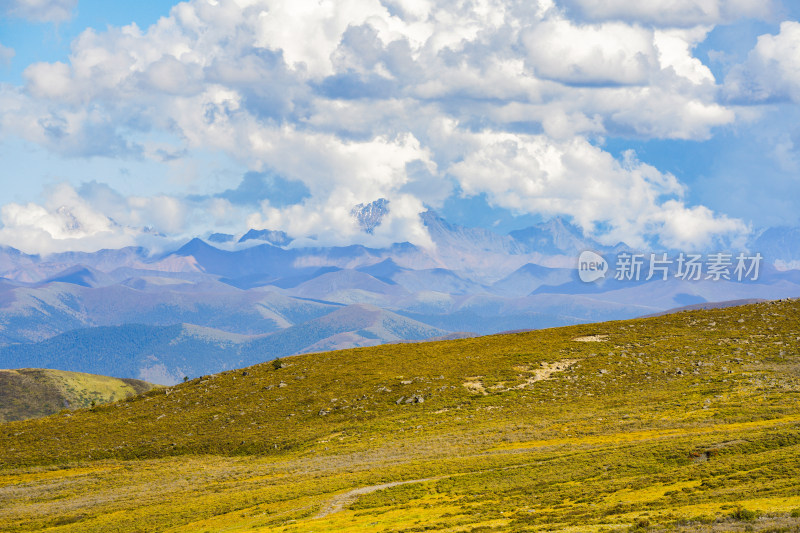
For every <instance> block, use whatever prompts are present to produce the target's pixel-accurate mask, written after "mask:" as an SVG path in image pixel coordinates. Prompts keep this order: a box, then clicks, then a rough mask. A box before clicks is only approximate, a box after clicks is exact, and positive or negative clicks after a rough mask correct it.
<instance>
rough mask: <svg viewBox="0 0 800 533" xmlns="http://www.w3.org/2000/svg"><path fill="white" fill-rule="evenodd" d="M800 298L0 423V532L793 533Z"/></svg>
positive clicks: (294, 363) (308, 363)
mask: <svg viewBox="0 0 800 533" xmlns="http://www.w3.org/2000/svg"><path fill="white" fill-rule="evenodd" d="M798 345H800V302H797V301H782V302H773V303H761V304H755V305H750V306H745V307H734V308H728V309H718V310H703V311H691V312H684V313H677V314H674V315H668V316H663V317H656V318H648V319H641V320H632V321H624V322H609V323H603V324H594V325H583V326H573V327H567V328H558V329H551V330H543V331H534V332H526V333H518V334H510V335H496V336H490V337H480V338H471V339H461V340H453V341H443V342H436V343H423V344H397V345H385V346H378V347H372V348H360V349H354V350H346V351H339V352H330V353H322V354H310V355H301V356H295V357H291V358H286V359H284V360H282V361H279V362H278V363H276V364H273V363H266V364H263V365H259V366H255V367H251V368H248V369H244V370H239V371H235V372H227V373H224V374H218V375H215V376H203V377H202V378H199V379H196V380H193V381H191V382H189V383H186V384H183V385H180V386H176V387H173V388H167V389H161V390H154V391H151V392H149V393H147V394H146V395H144V396H140V397H136V398H132V399H129V400H125V401H121V402H117V403H114V404H110V405H103V406H100V407H96V408H94V409H92V410H86V411H80V412H76V413H71V414H68V415H63V414H62V415H56V416H52V417H48V418H44V419H38V420H30V421H25V422H12V423H8V424H4V425H0V450H2V452H0V530H2V531H38V530H41V529H47V528H49V529H48V531H80V532H105V531H186V532H198V531H199V532H203V531H209V532H211V531H231V532H233V531H237V532H238V531H262V532H267V531H269V532H308V531H316V532H322V531H354V532H355V531H406V532H409V531H422V530H435V531H452V532H456V531H461V532H466V531H474V532H477V531H581V532H582V531H634V530H636V531H645V530H652V531H662V530H666V529H667V528H669V529H670V530H677V531H796V530H797V528H798V527H800V351H798Z"/></svg>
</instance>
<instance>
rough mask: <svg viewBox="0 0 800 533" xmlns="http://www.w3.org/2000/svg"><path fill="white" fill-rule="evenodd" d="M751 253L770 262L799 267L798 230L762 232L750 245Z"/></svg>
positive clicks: (768, 230)
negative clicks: (757, 254)
mask: <svg viewBox="0 0 800 533" xmlns="http://www.w3.org/2000/svg"><path fill="white" fill-rule="evenodd" d="M750 249H751V251H752V252H753V253H755V252H758V253H760V254H761V255H763V256H764V257H766V258H768V259H769V260H770V262H774V261H783V262H785V263H793V262H794V263H795V265H794V268H798V267H800V228H791V227H776V228H768V229H766V230H764V231H762V232H761V233H760V234H759V235H758V237H756V238H755V239H754V240H753V241H752V242H751V243H750Z"/></svg>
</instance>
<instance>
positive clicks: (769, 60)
mask: <svg viewBox="0 0 800 533" xmlns="http://www.w3.org/2000/svg"><path fill="white" fill-rule="evenodd" d="M725 88H726V91H727V93H728V95H729V96H730V97H731V98H733V99H735V100H738V101H744V102H750V103H760V102H768V101H773V100H791V101H792V102H794V103H800V23H798V22H795V21H787V22H783V23H782V24H781V29H780V32H779V33H778V34H777V35H770V34H767V35H762V36H760V37H759V38H758V42H757V43H756V46H755V48H753V50H752V51H750V54H749V55H748V56H747V60H746V61H745V62H744V63H743V64H741V65H737V66H736V67H734V68H733V69H731V72H730V73H729V74H728V76H727V78H726V79H725Z"/></svg>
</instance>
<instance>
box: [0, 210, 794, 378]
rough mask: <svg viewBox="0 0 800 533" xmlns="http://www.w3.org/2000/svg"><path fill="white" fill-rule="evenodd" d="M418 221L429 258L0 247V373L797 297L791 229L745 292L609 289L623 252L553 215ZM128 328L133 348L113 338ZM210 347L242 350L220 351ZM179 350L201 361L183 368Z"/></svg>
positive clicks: (160, 371)
mask: <svg viewBox="0 0 800 533" xmlns="http://www.w3.org/2000/svg"><path fill="white" fill-rule="evenodd" d="M390 207H391V206H390V205H389V204H388V202H379V201H378V202H377V203H376V202H372V203H371V204H368V205H367V204H365V205H363V206H361V208H360V210H358V212H357V213H354V216H356V217H361V218H362V219H363V220H360V222H359V223H363V224H365V225H366V226H363V227H362V229H365V228H367V227H372V228H376V227H378V225H379V224H380V222H381V221H382V220H383V217H384V216H386V215H387V214H388V213H389V212H390V211H389V209H390ZM421 220H422V222H423V224H424V225H425V227H426V229H427V231H428V232H429V234H430V236H431V239H432V240H433V243H434V245H435V246H434V247H433V248H423V247H419V246H415V245H412V244H409V243H396V244H393V245H391V246H388V247H386V248H369V247H366V246H361V245H352V246H340V247H307V248H300V247H295V246H293V244H294V243H293V242H292V241H291V239H290V237H289V236H287V235H286V234H285V233H282V232H277V231H271V230H263V229H258V230H256V229H253V230H250V231H248V232H246V233H245V234H244V235H242V236H240V237H238V238H237V237H236V236H233V235H226V234H219V233H218V234H212V235H210V236H209V237H208V238H207V239H200V238H194V239H191V240H189V241H188V242H186V243H184V244H182V245H181V246H178V247H176V249H174V250H167V251H163V252H160V253H157V254H156V253H151V252H150V251H149V250H146V249H144V248H141V247H127V248H122V249H119V250H100V251H98V252H95V253H84V252H70V253H60V254H53V255H51V256H47V257H40V256H35V255H27V254H24V253H22V252H20V251H18V250H14V249H11V248H0V348H2V352H1V353H2V354H3V359H2V361H3V363H2V364H0V366H3V365H5V366H9V367H12V368H23V367H40V366H46V365H45V363H48V364H49V363H51V362H53V361H55V360H54V359H53V355H52V350H53V349H54V347H55V346H56V345H53V344H48V342H50V343H56V344H57V346H58V349H59V350H61V352H59V353H60V356H59V357H60V360H61V362H62V363H63V364H62V366H60V367H59V368H64V369H83V370H85V371H89V372H96V373H99V374H110V373H112V372H117V371H120V372H121V371H122V370H121V369H124V373H122V374H119V373H118V374H116V375H120V376H124V377H138V378H142V379H147V380H150V381H157V382H159V383H169V382H174V381H176V380H179V379H181V378H182V377H183V376H184V375H190V377H191V376H192V375H195V374H196V373H209V372H212V371H213V369H214V368H218V369H222V368H232V367H233V365H244V364H249V361H251V360H256V359H250V358H251V357H252V358H256V357H257V358H259V360H263V359H268V358H270V357H278V356H283V355H288V354H293V353H302V352H308V351H322V350H330V349H338V348H348V347H353V346H371V345H374V344H380V343H385V342H400V341H411V340H421V339H426V338H431V337H443V336H447V335H449V334H452V333H455V332H460V333H464V332H466V333H471V334H490V333H497V332H500V331H509V330H524V329H536V328H545V327H554V326H563V325H569V324H577V323H585V322H593V321H598V320H611V319H626V318H632V317H636V316H641V315H649V314H655V313H659V312H663V311H666V310H669V309H674V308H679V307H683V306H687V305H694V304H703V303H705V302H717V301H725V300H750V299H776V298H784V297H791V296H800V270H791V269H790V270H787V268H789V267H791V266H792V265H793V263H792V261H800V230H793V229H791V228H773V229H770V230H766V231H762V232H760V233H759V234H758V235H757V236H756V237H755V238H754V240H753V242H751V244H750V246H751V250H753V252H752V253H755V251H756V246H759V247H761V248H760V249H761V252H760V253H762V255H763V256H764V257H765V261H764V264H763V265H762V267H761V270H760V273H761V276H760V278H759V279H758V280H756V281H747V282H736V281H735V280H725V279H722V280H720V281H709V280H707V279H705V278H703V279H700V280H698V281H692V282H684V281H680V280H677V279H675V277H674V275H673V274H674V272H673V271H674V267H673V271H671V272H670V274H671V275H670V277H669V279H668V280H667V281H661V280H660V279H657V280H653V281H649V282H648V281H646V280H645V279H640V280H638V281H636V280H631V281H626V280H617V279H614V271H613V263H614V261H615V259H616V258H617V257H618V255H619V254H620V253H623V252H626V251H628V250H629V248H628V247H627V246H626V245H624V244H619V245H616V246H614V247H604V246H602V245H601V244H600V243H598V242H596V241H595V240H593V239H591V238H589V237H587V236H585V235H584V234H583V233H582V232H581V230H580V229H579V228H578V227H577V226H575V225H573V224H571V223H569V222H568V221H566V220H564V219H560V218H555V219H552V220H549V221H546V222H542V223H540V224H536V225H533V226H531V227H529V228H525V229H520V230H515V231H511V232H509V233H507V234H505V235H502V234H498V233H495V232H492V231H490V230H487V229H484V228H470V227H466V226H460V225H457V224H451V223H449V222H447V221H446V220H445V219H443V218H442V217H440V216H439V215H437V214H436V213H435V212H433V211H427V212H425V213H423V214H422V215H421ZM365 231H366V229H365ZM587 249H588V250H593V251H595V252H598V253H600V254H602V255H603V256H604V257H605V258H606V259H607V260H608V262H609V263H610V264H611V267H610V268H611V271H610V272H609V273H608V275H607V276H606V277H605V279H601V280H599V281H597V282H595V283H583V282H582V281H581V280H580V279H579V277H578V275H577V271H576V266H577V256H578V255H579V254H580V252H582V251H584V250H587ZM798 266H800V262H798ZM103 328H112V330H113V331H114V335H118V336H119V335H122V337H115V338H114V339H110V340H109V335H110V333H109V331H111V330H108V329H103ZM113 328H117V329H116V330H114V329H113ZM136 328H140V329H136ZM148 328H151V329H148ZM152 328H155V329H152ZM158 328H162V329H158ZM164 328H166V329H164ZM170 328H172V329H170ZM201 331H204V332H205V338H202V337H203V335H200V334H199V333H198V332H201ZM131 332H138V333H136V335H139V336H142V337H144V339H138V340H137V338H136V335H133V336H132V337H130V338H128V337H125V335H128V334H130V333H131ZM192 332H194V333H192ZM65 335H66V336H65ZM70 335H72V336H71V337H70ZM226 335H227V336H229V337H228V339H230V338H234V337H230V336H231V335H233V336H236V335H239V336H244V337H243V338H244V339H245V340H244V341H243V342H241V343H231V342H228V341H223V340H222V339H223V337H225V336H226ZM123 337H124V338H126V339H128V340H126V341H124V342H123V341H121V340H120V339H121V338H123ZM98 339H106V340H108V341H109V342H111V344H114V345H118V346H119V347H120V348H119V350H118V352H119V354H125V358H127V359H126V360H122V359H118V360H114V362H113V363H112V360H111V359H107V358H102V357H100V356H101V355H102V354H101V351H100V349H99V348H98V349H95V348H91V349H88V351H86V352H85V353H87V354H88V353H92V354H95V356H94V360H93V361H89V360H81V355H80V353H79V352H78V351H74V350H71V349H70V348H69V346H68V344H69V342H73V343H77V344H80V345H87V346H94V347H97V346H101V343H99V340H98ZM159 339H161V340H159ZM112 341H113V342H112ZM162 341H163V342H162ZM81 343H82V344H81ZM152 343H155V344H152ZM77 344H76V345H77ZM151 344H152V346H151ZM142 346H151V349H150V352H149V353H145V352H147V350H144V351H142V349H141V348H142ZM190 348H191V349H196V350H199V352H198V353H200V354H201V356H200V357H198V358H197V360H196V361H191V358H190V357H189V355H188V354H189V353H190ZM48 350H51V351H50V352H48ZM251 350H253V351H252V352H251ZM257 350H260V352H259V351H257ZM70 354H72V355H70ZM148 356H151V358H150V359H148V358H147V357H148ZM87 357H88V356H87ZM87 357H84V359H86V358H87ZM70 365H76V366H70ZM159 365H161V366H159Z"/></svg>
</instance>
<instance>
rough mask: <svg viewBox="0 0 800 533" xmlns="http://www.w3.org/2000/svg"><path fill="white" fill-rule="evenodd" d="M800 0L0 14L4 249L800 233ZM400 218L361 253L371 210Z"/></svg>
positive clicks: (220, 4) (218, 0) (272, 3)
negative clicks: (553, 221) (427, 217)
mask: <svg viewBox="0 0 800 533" xmlns="http://www.w3.org/2000/svg"><path fill="white" fill-rule="evenodd" d="M798 19H800V6H798V3H797V2H794V1H790V0H785V1H784V0H727V1H726V0H650V1H648V2H638V3H633V2H628V1H623V0H520V1H511V0H440V1H427V0H292V1H291V2H289V1H285V0H284V1H281V0H191V1H188V2H180V3H176V2H169V1H158V0H146V1H145V0H142V1H139V2H107V1H100V0H0V161H2V165H0V184H2V187H0V245H6V246H12V247H15V248H17V249H20V250H22V251H25V252H27V253H41V254H48V253H53V252H60V251H67V250H80V251H94V250H97V249H101V248H118V247H122V246H129V245H145V246H152V247H158V246H166V245H168V243H175V242H179V241H180V240H181V239H186V238H189V237H191V236H195V235H201V236H202V235H208V234H209V233H212V232H222V233H230V234H237V235H238V234H242V233H244V232H246V231H247V230H248V229H249V228H256V229H272V230H281V231H285V232H286V233H288V234H289V235H290V236H292V237H293V238H294V239H295V241H294V245H297V246H303V245H346V244H355V243H358V244H365V245H369V246H376V247H380V246H386V245H388V244H391V243H393V242H406V241H407V242H412V243H414V244H417V245H420V246H432V243H431V240H430V237H429V236H428V234H427V231H426V229H425V227H424V225H423V224H422V221H421V219H420V216H419V215H420V213H422V212H425V211H426V210H429V209H433V210H435V211H437V212H438V213H439V214H441V215H442V216H443V217H444V218H446V219H447V220H448V221H450V222H453V223H459V224H465V225H469V226H481V227H485V228H490V229H493V230H495V231H498V232H507V231H510V230H513V229H520V228H523V227H526V226H528V225H530V224H533V223H535V222H537V221H542V220H547V219H549V218H551V217H555V216H560V217H564V218H565V219H567V220H569V221H571V222H573V223H574V224H576V225H577V226H579V227H580V228H582V229H583V230H584V231H585V232H586V233H587V234H588V235H590V236H592V237H594V238H595V239H597V240H598V241H600V242H602V243H605V244H615V243H617V242H620V241H622V242H626V243H628V244H629V245H631V246H639V247H646V246H650V247H653V248H656V247H661V248H670V249H692V250H701V249H712V248H714V247H720V246H723V245H730V244H731V243H742V242H745V241H746V240H747V239H748V238H750V237H752V236H753V235H756V234H757V233H758V232H759V231H760V230H761V229H763V228H765V227H770V226H779V225H790V226H795V225H798V224H800V214H799V213H798V209H797V207H798V201H797V199H798V198H800V106H798V104H799V103H800V22H798ZM382 198H383V199H386V200H388V204H387V205H388V213H387V214H386V215H385V216H384V218H383V221H382V223H381V224H380V225H379V226H377V227H376V228H374V230H373V231H371V232H365V231H364V230H363V228H361V227H360V226H359V224H358V221H357V220H356V218H355V217H354V216H353V215H352V210H353V207H354V206H357V205H360V204H364V205H366V204H370V203H371V202H375V201H377V200H379V199H382Z"/></svg>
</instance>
